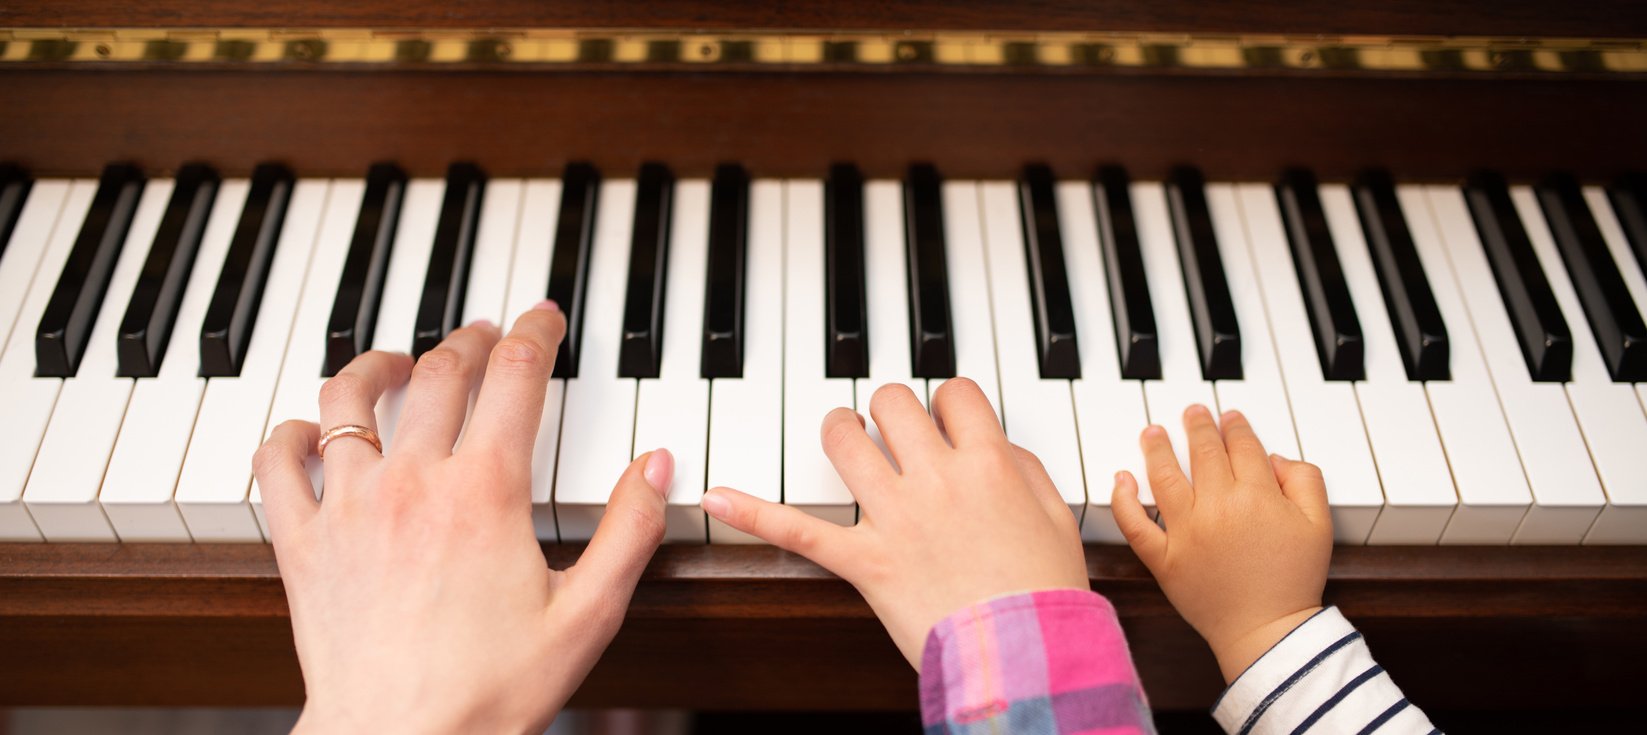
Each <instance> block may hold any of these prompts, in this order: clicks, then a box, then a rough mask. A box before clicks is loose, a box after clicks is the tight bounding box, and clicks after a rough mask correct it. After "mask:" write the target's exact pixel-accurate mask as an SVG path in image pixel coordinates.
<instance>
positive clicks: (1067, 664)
mask: <svg viewBox="0 0 1647 735" xmlns="http://www.w3.org/2000/svg"><path fill="white" fill-rule="evenodd" d="M921 664H922V665H921V719H922V722H923V723H924V724H925V726H926V731H927V732H928V733H933V732H942V733H951V732H955V733H959V732H980V731H986V730H987V729H988V728H990V727H991V726H993V725H996V724H998V725H999V726H1000V728H1001V730H1002V731H1017V730H1019V729H1022V728H1025V727H1029V731H1032V732H1046V733H1081V732H1088V731H1093V730H1102V731H1104V732H1129V731H1130V732H1154V725H1153V724H1152V722H1151V719H1150V712H1149V704H1148V702H1147V701H1146V699H1145V698H1144V692H1143V689H1142V687H1141V686H1140V685H1139V682H1138V672H1137V670H1136V669H1134V668H1133V665H1132V655H1131V653H1130V652H1129V651H1128V650H1127V644H1126V638H1125V637H1124V636H1123V635H1122V633H1121V626H1120V624H1119V622H1118V621H1117V620H1116V617H1115V609H1114V608H1113V607H1111V606H1110V604H1109V601H1108V600H1106V599H1104V598H1103V597H1102V596H1100V595H1098V594H1096V593H1093V592H1089V591H1086V590H1073V589H1065V590H1046V591H1041V592H1030V593H1024V594H1017V595H1010V596H1006V597H999V598H996V599H994V600H989V601H986V602H981V603H978V604H976V605H972V606H970V607H968V608H966V609H963V610H960V611H958V612H956V613H954V614H952V615H950V616H949V617H948V618H946V619H944V620H943V621H942V622H940V623H939V624H938V625H937V626H935V627H934V628H933V629H932V632H931V634H930V635H929V636H928V637H927V642H926V648H925V651H924V654H923V656H922V661H921ZM1031 725H1033V726H1032V727H1031ZM980 728H985V729H984V730H981V729H980Z"/></svg>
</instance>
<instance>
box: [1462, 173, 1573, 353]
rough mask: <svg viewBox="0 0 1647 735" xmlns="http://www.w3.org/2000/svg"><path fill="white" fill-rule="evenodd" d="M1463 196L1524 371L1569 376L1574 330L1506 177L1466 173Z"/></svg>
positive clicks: (1492, 174) (1493, 174)
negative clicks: (1523, 359) (1513, 197)
mask: <svg viewBox="0 0 1647 735" xmlns="http://www.w3.org/2000/svg"><path fill="white" fill-rule="evenodd" d="M1464 200H1465V202H1466V203H1467V204H1469V208H1470V218H1471V219H1472V220H1474V221H1475V229H1476V233H1477V234H1479V235H1480V236H1481V247H1482V249H1483V250H1485V251H1486V253H1487V262H1488V264H1490V265H1491V266H1492V270H1493V280H1495V281H1497V282H1498V293H1499V295H1500V296H1501V297H1503V299H1504V307H1505V310H1506V311H1507V312H1509V315H1510V323H1511V324H1512V325H1513V326H1514V327H1515V333H1516V338H1517V340H1518V341H1519V342H1520V343H1521V355H1522V357H1524V358H1526V360H1527V372H1528V373H1530V374H1531V376H1532V379H1533V380H1537V381H1544V382H1565V381H1567V380H1570V379H1572V373H1573V334H1572V332H1571V331H1569V329H1568V327H1567V320H1566V319H1565V318H1563V317H1562V315H1561V307H1560V305H1558V304H1557V303H1556V299H1555V293H1554V292H1553V291H1551V290H1550V282H1549V280H1548V279H1547V278H1545V276H1544V269H1543V268H1541V267H1540V266H1539V264H1538V255H1537V254H1536V253H1534V252H1533V245H1532V243H1531V242H1529V241H1528V240H1527V231H1526V230H1525V229H1523V227H1522V225H1521V217H1520V216H1518V215H1517V214H1516V210H1515V203H1514V202H1512V201H1510V189H1509V187H1508V186H1507V185H1506V184H1505V183H1504V177H1502V176H1499V175H1498V174H1495V173H1491V172H1478V173H1476V174H1474V175H1472V176H1470V178H1469V180H1468V181H1467V182H1466V183H1465V185H1464Z"/></svg>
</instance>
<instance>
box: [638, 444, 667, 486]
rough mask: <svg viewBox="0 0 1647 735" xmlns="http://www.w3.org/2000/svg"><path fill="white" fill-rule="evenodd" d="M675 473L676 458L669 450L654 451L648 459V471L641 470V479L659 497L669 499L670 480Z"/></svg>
mask: <svg viewBox="0 0 1647 735" xmlns="http://www.w3.org/2000/svg"><path fill="white" fill-rule="evenodd" d="M674 472H675V457H674V455H671V454H670V453H669V450H667V449H654V450H652V454H651V455H649V456H648V457H647V458H646V469H643V470H641V477H643V478H645V479H646V484H648V485H651V486H652V489H653V490H656V491H658V494H659V495H662V496H664V497H669V479H670V475H673V474H674Z"/></svg>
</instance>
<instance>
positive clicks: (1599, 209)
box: [1584, 186, 1647, 544]
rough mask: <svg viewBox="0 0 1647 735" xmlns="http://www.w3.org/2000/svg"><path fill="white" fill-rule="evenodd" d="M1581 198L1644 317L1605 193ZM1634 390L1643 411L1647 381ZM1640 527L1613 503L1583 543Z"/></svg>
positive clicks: (1646, 291) (1645, 287) (1645, 281)
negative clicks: (1587, 206) (1585, 202)
mask: <svg viewBox="0 0 1647 735" xmlns="http://www.w3.org/2000/svg"><path fill="white" fill-rule="evenodd" d="M1584 199H1585V200H1586V201H1587V202H1589V204H1590V211H1591V212H1592V213H1594V214H1595V218H1596V225H1597V226H1599V227H1600V228H1601V236H1602V238H1604V239H1605V240H1606V241H1607V249H1608V251H1609V252H1611V253H1612V255H1613V261H1614V262H1615V263H1617V264H1618V270H1619V273H1621V274H1622V275H1623V276H1624V284H1625V286H1626V287H1628V288H1629V289H1630V298H1631V299H1632V300H1634V301H1635V302H1636V308H1637V309H1639V310H1640V311H1641V315H1642V318H1643V319H1647V277H1644V276H1643V274H1642V269H1641V265H1640V264H1638V263H1637V262H1636V259H1635V255H1634V254H1633V253H1631V252H1630V243H1629V241H1628V240H1626V239H1625V238H1624V231H1623V230H1622V229H1621V228H1620V227H1619V224H1618V216H1617V213H1615V212H1614V211H1613V205H1612V203H1611V202H1609V201H1608V200H1607V192H1605V191H1603V190H1602V189H1601V187H1599V186H1587V187H1585V188H1584ZM1635 389H1636V398H1637V400H1638V401H1639V402H1640V403H1641V405H1642V408H1643V409H1644V410H1647V383H1636V385H1635ZM1643 528H1647V514H1644V513H1643V512H1641V511H1639V510H1636V509H1634V508H1627V507H1624V506H1618V505H1613V506H1610V507H1608V508H1607V509H1606V510H1605V511H1602V515H1601V518H1600V519H1598V520H1597V521H1596V524H1595V526H1593V527H1592V528H1591V529H1590V535H1589V536H1587V537H1585V539H1584V540H1585V543H1591V544H1597V543H1610V542H1612V541H1613V540H1614V539H1626V538H1639V535H1640V534H1641V533H1642V529H1643Z"/></svg>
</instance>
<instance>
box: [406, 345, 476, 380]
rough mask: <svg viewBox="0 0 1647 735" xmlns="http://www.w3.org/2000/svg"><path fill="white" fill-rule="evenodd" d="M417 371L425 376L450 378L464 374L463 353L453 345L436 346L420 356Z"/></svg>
mask: <svg viewBox="0 0 1647 735" xmlns="http://www.w3.org/2000/svg"><path fill="white" fill-rule="evenodd" d="M416 369H417V373H418V375H419V376H421V377H423V378H433V379H436V380H448V379H452V378H457V377H460V376H462V375H463V374H464V371H465V366H464V364H463V355H462V354H461V353H459V352H458V351H457V350H455V349H452V348H451V347H445V346H441V347H436V348H434V349H432V350H429V351H428V352H425V353H423V357H420V358H418V361H417V368H416Z"/></svg>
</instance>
